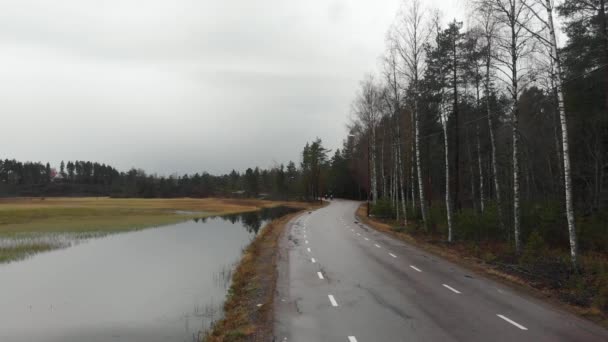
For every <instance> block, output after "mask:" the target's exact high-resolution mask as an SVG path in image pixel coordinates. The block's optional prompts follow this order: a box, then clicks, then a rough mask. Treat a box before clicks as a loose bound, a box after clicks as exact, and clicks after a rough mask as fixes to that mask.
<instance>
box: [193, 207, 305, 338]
mask: <svg viewBox="0 0 608 342" xmlns="http://www.w3.org/2000/svg"><path fill="white" fill-rule="evenodd" d="M308 209H311V208H308ZM298 214H299V213H294V214H290V215H287V216H284V217H282V218H279V219H276V220H274V221H272V222H270V223H268V224H267V225H266V226H265V227H264V228H263V229H262V230H261V232H260V233H259V234H258V235H257V237H256V238H255V240H254V241H253V242H252V243H251V244H250V245H249V246H248V247H247V248H246V249H245V251H244V253H243V257H242V259H241V261H240V262H239V264H238V266H237V267H236V270H235V272H234V273H233V276H232V284H231V286H230V289H229V291H228V298H227V299H226V302H225V303H224V317H223V318H222V319H221V320H219V321H217V322H215V324H214V325H213V327H212V328H211V330H210V331H209V332H207V334H206V335H205V337H204V338H203V341H205V342H220V341H223V342H232V341H271V340H272V337H273V335H272V334H273V322H274V316H273V315H274V311H273V308H274V294H275V289H276V282H277V276H278V271H277V258H278V253H279V249H278V244H279V239H280V237H281V234H283V231H284V230H285V226H286V224H287V223H288V222H289V221H290V220H291V219H292V218H293V217H295V216H297V215H298Z"/></svg>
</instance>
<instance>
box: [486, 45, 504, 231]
mask: <svg viewBox="0 0 608 342" xmlns="http://www.w3.org/2000/svg"><path fill="white" fill-rule="evenodd" d="M488 51H491V45H490V44H488ZM491 61H492V59H491V56H490V55H489V52H488V56H487V60H486V84H485V88H486V90H485V91H486V112H487V117H488V131H489V133H490V145H491V149H492V178H494V191H495V193H496V195H495V196H496V209H497V212H498V226H499V228H500V230H501V231H503V232H504V231H505V221H504V218H503V213H502V201H501V198H500V182H499V179H498V162H497V160H496V139H495V138H494V127H493V125H492V110H491V109H490V64H491Z"/></svg>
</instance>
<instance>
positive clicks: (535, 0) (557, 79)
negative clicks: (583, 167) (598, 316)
mask: <svg viewBox="0 0 608 342" xmlns="http://www.w3.org/2000/svg"><path fill="white" fill-rule="evenodd" d="M522 1H523V4H524V5H525V6H526V8H527V9H528V10H529V11H530V12H531V13H532V14H533V15H534V17H535V18H536V20H537V21H538V22H539V23H540V24H541V30H542V31H543V32H544V33H546V34H547V35H548V37H546V36H545V35H544V34H543V33H542V32H536V31H533V30H531V29H530V28H528V27H526V26H524V27H526V29H527V30H528V32H529V33H530V34H532V35H533V36H534V37H535V38H536V39H537V40H538V41H540V42H541V43H542V44H544V45H546V46H547V47H548V48H549V49H548V51H549V56H548V57H549V59H550V63H551V66H552V68H551V72H550V77H551V84H552V85H553V86H554V87H555V95H556V97H557V110H558V113H559V121H560V126H561V133H562V134H561V143H562V146H561V147H562V153H561V155H562V157H563V171H564V179H563V181H564V191H565V206H566V220H567V222H568V238H569V241H570V258H571V262H572V265H573V266H574V267H575V268H576V266H577V242H576V226H575V223H574V206H573V204H572V176H571V168H570V145H569V143H568V125H567V117H566V108H565V105H564V90H563V84H564V80H563V72H562V64H561V58H560V53H559V49H558V46H557V37H556V35H555V23H554V20H553V13H554V5H553V1H552V0H522ZM541 8H542V9H544V11H545V12H546V16H545V15H542V14H541V12H540V11H539V9H541Z"/></svg>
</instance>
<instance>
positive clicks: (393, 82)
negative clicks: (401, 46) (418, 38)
mask: <svg viewBox="0 0 608 342" xmlns="http://www.w3.org/2000/svg"><path fill="white" fill-rule="evenodd" d="M388 43H389V48H388V52H387V56H386V57H385V59H384V77H385V78H386V84H387V88H388V91H387V92H386V94H387V96H386V99H387V104H388V105H389V107H391V108H392V113H393V119H394V122H395V149H396V151H395V155H396V158H395V161H396V168H397V175H395V183H396V184H397V186H396V187H397V188H398V189H396V194H397V196H396V197H397V198H399V194H400V195H401V199H402V201H401V204H402V210H403V222H404V224H405V225H407V208H406V201H407V200H406V196H405V189H404V188H405V183H404V181H405V180H404V178H405V177H404V169H403V168H404V165H403V162H402V151H401V145H402V143H401V124H400V120H399V116H400V114H401V98H402V96H403V95H402V91H401V86H400V84H399V82H398V74H399V70H398V63H397V53H398V52H397V51H398V45H397V44H398V40H397V38H396V37H395V36H394V35H393V32H390V33H389V38H388ZM396 202H397V206H398V205H399V203H398V202H399V200H397V201H396ZM397 213H399V209H398V208H397ZM397 220H399V219H398V218H397Z"/></svg>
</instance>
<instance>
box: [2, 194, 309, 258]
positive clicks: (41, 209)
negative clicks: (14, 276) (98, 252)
mask: <svg viewBox="0 0 608 342" xmlns="http://www.w3.org/2000/svg"><path fill="white" fill-rule="evenodd" d="M281 204H285V202H274V201H263V200H253V199H220V198H204V199H192V198H176V199H139V198H137V199H118V198H106V197H99V198H95V197H80V198H5V199H0V262H8V261H13V260H18V259H21V258H23V257H25V256H27V255H30V254H33V253H38V252H41V251H45V250H50V249H54V248H59V247H54V246H53V245H49V244H48V243H47V242H44V241H40V239H36V237H41V236H48V235H52V234H63V233H69V234H71V235H73V236H78V235H79V234H82V235H87V234H89V233H100V234H101V235H103V234H107V233H114V232H120V231H127V230H136V229H143V228H148V227H156V226H161V225H166V224H172V223H177V222H181V221H185V220H188V219H191V218H194V217H199V218H200V217H206V216H213V215H224V214H230V213H238V212H246V211H254V210H258V209H261V208H264V207H273V206H277V205H281ZM289 205H290V206H296V207H303V206H304V205H305V204H303V203H296V202H289ZM30 237H34V238H32V239H29V240H28V238H30ZM24 238H25V242H23V240H24ZM11 240H12V242H11ZM15 240H19V241H20V242H19V243H18V244H15V243H14V241H15ZM2 242H4V243H2ZM22 242H23V243H22Z"/></svg>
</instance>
